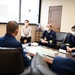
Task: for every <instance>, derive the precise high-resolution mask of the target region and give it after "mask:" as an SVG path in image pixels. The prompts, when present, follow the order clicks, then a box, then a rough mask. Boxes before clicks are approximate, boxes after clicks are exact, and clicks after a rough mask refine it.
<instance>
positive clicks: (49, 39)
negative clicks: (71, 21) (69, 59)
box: [39, 24, 56, 48]
mask: <svg viewBox="0 0 75 75" xmlns="http://www.w3.org/2000/svg"><path fill="white" fill-rule="evenodd" d="M55 44H56V33H55V32H54V31H53V30H52V24H48V25H47V30H45V31H44V32H43V35H42V37H41V39H40V41H39V45H44V46H48V47H51V48H53V47H54V46H55Z"/></svg>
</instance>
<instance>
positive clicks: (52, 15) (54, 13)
mask: <svg viewBox="0 0 75 75" xmlns="http://www.w3.org/2000/svg"><path fill="white" fill-rule="evenodd" d="M61 15H62V6H50V7H49V16H48V23H52V29H53V30H54V31H56V32H60V27H61Z"/></svg>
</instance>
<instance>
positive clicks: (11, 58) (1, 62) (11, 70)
mask: <svg viewBox="0 0 75 75" xmlns="http://www.w3.org/2000/svg"><path fill="white" fill-rule="evenodd" d="M23 70H24V62H23V57H22V53H21V51H20V49H16V48H0V75H16V74H19V73H21V72H22V71H23Z"/></svg>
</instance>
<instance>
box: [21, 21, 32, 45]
mask: <svg viewBox="0 0 75 75" xmlns="http://www.w3.org/2000/svg"><path fill="white" fill-rule="evenodd" d="M20 41H21V43H22V44H24V43H29V42H31V27H30V26H29V21H28V20H25V25H24V26H23V27H22V28H21V39H20Z"/></svg>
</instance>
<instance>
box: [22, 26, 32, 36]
mask: <svg viewBox="0 0 75 75" xmlns="http://www.w3.org/2000/svg"><path fill="white" fill-rule="evenodd" d="M21 36H23V37H27V36H31V27H30V26H28V27H25V26H23V27H22V28H21Z"/></svg>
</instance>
